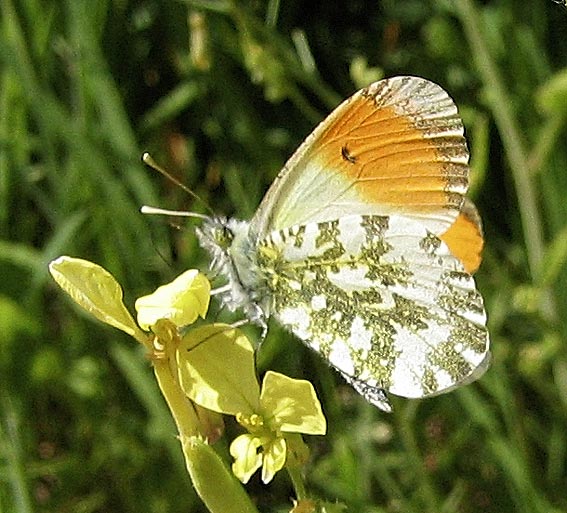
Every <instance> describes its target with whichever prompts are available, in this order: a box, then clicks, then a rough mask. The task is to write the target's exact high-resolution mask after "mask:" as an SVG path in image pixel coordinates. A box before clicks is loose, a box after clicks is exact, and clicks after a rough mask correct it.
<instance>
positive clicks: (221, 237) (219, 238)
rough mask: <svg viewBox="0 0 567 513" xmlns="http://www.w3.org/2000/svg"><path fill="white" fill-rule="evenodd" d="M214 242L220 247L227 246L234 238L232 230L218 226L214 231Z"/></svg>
mask: <svg viewBox="0 0 567 513" xmlns="http://www.w3.org/2000/svg"><path fill="white" fill-rule="evenodd" d="M214 238H215V242H216V243H217V244H218V245H219V246H220V247H222V248H228V247H229V246H230V244H231V243H232V239H234V234H233V233H232V230H231V229H230V228H228V227H227V226H219V227H218V229H217V230H215V233H214Z"/></svg>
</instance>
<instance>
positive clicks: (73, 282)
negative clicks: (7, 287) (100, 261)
mask: <svg viewBox="0 0 567 513" xmlns="http://www.w3.org/2000/svg"><path fill="white" fill-rule="evenodd" d="M49 272H50V273H51V276H52V277H53V279H54V280H55V281H56V282H57V284H58V285H59V286H60V287H61V288H62V289H63V290H64V291H65V292H67V294H69V296H71V298H72V299H73V301H75V303H77V304H78V305H79V306H81V307H83V308H84V309H85V310H86V311H87V312H89V313H90V314H91V315H93V316H94V317H96V318H97V319H98V320H100V321H102V322H104V323H106V324H109V325H110V326H114V327H115V328H118V329H119V330H122V331H124V332H125V333H128V335H131V336H133V337H134V338H135V339H136V340H138V341H142V340H144V339H145V338H146V335H145V334H144V333H143V332H142V331H141V330H140V328H138V326H137V325H136V323H135V322H134V319H133V318H132V316H131V315H130V312H128V310H127V309H126V307H125V306H124V303H123V301H122V297H123V295H122V288H121V287H120V284H119V283H118V282H117V281H116V279H115V278H114V276H112V274H110V273H109V272H108V271H107V270H106V269H103V268H102V267H100V266H99V265H96V264H93V263H92V262H89V261H88V260H82V259H80V258H72V257H68V256H61V257H59V258H57V259H55V260H53V261H52V262H50V264H49Z"/></svg>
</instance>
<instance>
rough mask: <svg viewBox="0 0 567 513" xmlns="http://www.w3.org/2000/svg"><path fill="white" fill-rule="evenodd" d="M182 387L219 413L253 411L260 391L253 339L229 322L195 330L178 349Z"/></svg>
mask: <svg viewBox="0 0 567 513" xmlns="http://www.w3.org/2000/svg"><path fill="white" fill-rule="evenodd" d="M177 364H178V367H179V379H180V383H181V387H182V388H183V390H184V391H185V393H186V394H187V396H188V397H189V398H190V399H192V400H193V401H194V402H196V403H197V404H200V405H201V406H204V407H205V408H208V409H209V410H213V411H216V412H219V413H225V414H228V415H236V414H237V413H244V414H251V413H253V412H255V411H257V410H258V407H259V396H260V390H259V385H258V381H257V380H256V372H255V367H254V350H253V348H252V344H251V343H250V341H249V340H248V339H247V338H246V337H245V336H244V335H243V334H242V333H241V332H240V331H239V330H237V329H235V328H232V327H231V326H229V325H227V324H212V325H210V326H203V327H201V328H196V329H194V330H191V331H190V332H189V333H188V334H187V335H185V337H183V340H182V342H181V344H180V345H179V348H178V350H177Z"/></svg>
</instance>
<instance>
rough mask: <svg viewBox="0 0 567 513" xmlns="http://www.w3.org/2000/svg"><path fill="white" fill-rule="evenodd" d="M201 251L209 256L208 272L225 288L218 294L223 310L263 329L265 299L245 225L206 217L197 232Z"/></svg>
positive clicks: (253, 239) (254, 251)
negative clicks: (236, 312)
mask: <svg viewBox="0 0 567 513" xmlns="http://www.w3.org/2000/svg"><path fill="white" fill-rule="evenodd" d="M196 232H197V237H198V238H199V243H200V245H201V247H202V248H203V249H205V250H206V251H207V252H208V253H209V254H210V256H211V270H212V272H213V273H214V274H215V275H216V276H218V275H220V276H223V277H225V278H226V280H227V284H226V286H224V287H221V288H220V289H219V290H220V292H219V296H220V300H221V303H222V304H223V306H226V307H227V308H228V309H229V310H230V311H234V310H237V309H242V310H243V312H244V314H245V315H246V316H247V317H248V318H249V319H250V320H251V321H252V322H255V323H257V324H259V325H260V326H262V327H265V325H266V320H265V319H266V317H267V310H268V307H267V298H265V297H263V295H262V293H261V291H263V290H264V287H263V286H262V277H261V273H260V272H259V271H258V265H257V262H256V248H255V238H254V237H253V236H252V235H251V233H250V224H249V223H248V222H246V221H238V220H236V219H227V218H224V217H210V218H207V219H205V220H204V221H203V224H202V226H201V227H200V228H197V230H196Z"/></svg>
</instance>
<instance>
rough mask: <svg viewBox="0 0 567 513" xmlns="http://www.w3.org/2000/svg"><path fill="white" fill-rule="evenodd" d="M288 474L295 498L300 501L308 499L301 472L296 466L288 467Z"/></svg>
mask: <svg viewBox="0 0 567 513" xmlns="http://www.w3.org/2000/svg"><path fill="white" fill-rule="evenodd" d="M286 470H287V473H288V474H289V478H290V479H291V484H292V486H293V489H294V491H295V496H296V498H297V500H298V501H300V500H304V499H307V491H306V490H305V483H304V482H303V478H302V477H301V471H300V469H299V467H296V466H286Z"/></svg>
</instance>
